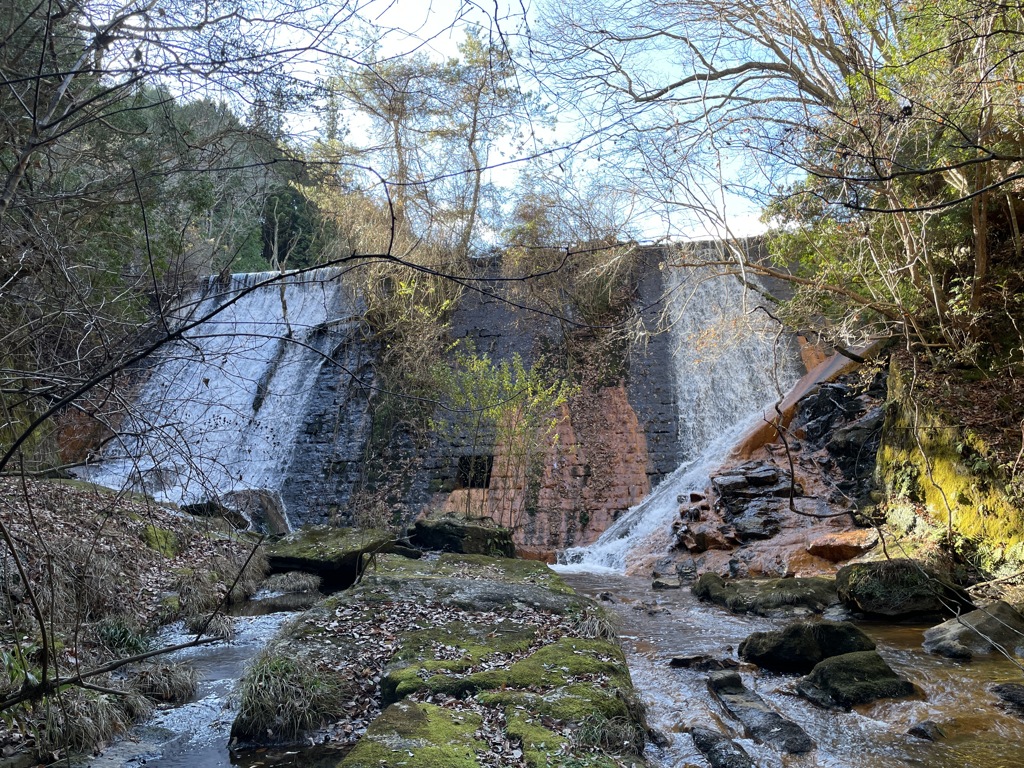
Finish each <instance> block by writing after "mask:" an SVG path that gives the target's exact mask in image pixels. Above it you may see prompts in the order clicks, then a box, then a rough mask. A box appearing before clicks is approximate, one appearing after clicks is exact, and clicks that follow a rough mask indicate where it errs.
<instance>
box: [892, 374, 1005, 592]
mask: <svg viewBox="0 0 1024 768" xmlns="http://www.w3.org/2000/svg"><path fill="white" fill-rule="evenodd" d="M917 365H919V364H918V363H915V362H914V361H912V360H909V359H906V358H904V357H902V356H898V355H893V358H892V361H891V363H890V371H889V394H888V401H887V404H886V411H885V424H884V426H883V429H882V442H881V446H880V447H879V450H878V467H877V471H876V474H877V480H878V485H879V486H880V487H881V489H882V490H883V491H884V492H885V493H886V495H887V496H888V497H889V499H890V503H889V505H888V522H889V524H890V525H891V526H892V527H893V528H895V529H897V531H898V532H899V533H900V534H909V533H912V534H914V535H921V536H926V537H928V536H935V537H938V536H945V535H947V533H948V530H949V529H952V532H953V533H954V535H956V536H960V537H963V538H965V539H967V540H969V541H970V543H971V547H972V549H973V550H974V554H973V555H972V557H973V558H974V559H976V560H977V562H978V563H979V564H980V566H981V567H982V569H983V570H988V571H989V572H991V573H992V574H993V575H997V576H998V575H1009V574H1012V573H1014V572H1016V571H1019V570H1020V569H1021V566H1022V564H1024V516H1022V515H1021V514H1020V508H1019V504H1017V503H1015V502H1014V501H1013V499H1011V498H1010V495H1009V494H1008V493H1007V485H1006V484H1007V479H1008V478H1007V477H1006V476H1005V473H1004V472H1002V471H1000V469H999V467H998V466H997V464H998V462H996V461H994V460H993V459H992V456H991V453H990V450H989V447H988V446H987V445H986V444H985V442H984V440H982V439H981V438H980V437H979V436H978V435H976V434H974V433H972V432H971V431H970V430H966V429H963V427H962V426H961V420H958V419H957V418H955V417H954V416H952V415H950V414H948V413H944V412H943V411H942V410H941V409H940V408H939V407H938V406H937V405H936V403H935V399H934V398H931V397H929V394H928V389H927V388H926V387H928V386H934V384H930V383H928V382H922V381H921V379H922V378H926V377H918V375H917V374H916V373H915V369H916V367H917ZM1017 439H1018V441H1019V432H1018V435H1017Z"/></svg>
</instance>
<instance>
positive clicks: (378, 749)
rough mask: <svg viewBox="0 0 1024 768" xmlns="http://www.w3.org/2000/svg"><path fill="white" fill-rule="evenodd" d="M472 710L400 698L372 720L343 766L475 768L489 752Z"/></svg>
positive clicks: (480, 719) (477, 719)
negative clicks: (478, 736) (453, 708)
mask: <svg viewBox="0 0 1024 768" xmlns="http://www.w3.org/2000/svg"><path fill="white" fill-rule="evenodd" d="M482 723H483V720H482V718H481V717H480V716H479V715H477V714H476V713H474V712H468V711H458V710H450V709H445V708H442V707H437V706H434V705H432V704H414V703H412V702H408V701H400V702H398V703H396V704H392V705H391V706H390V707H388V708H387V709H386V710H384V712H382V713H381V715H380V717H378V718H377V719H376V720H374V721H373V723H372V724H371V725H370V727H369V729H368V730H367V732H366V735H365V736H363V738H362V739H360V741H359V743H358V744H356V746H355V747H354V748H353V749H352V751H351V752H349V754H348V755H347V756H346V757H345V759H344V760H342V761H341V764H340V766H339V768H381V766H388V768H477V766H479V765H480V762H479V761H478V760H477V755H480V754H483V753H486V752H487V751H489V746H488V745H487V743H486V742H484V741H481V740H479V739H477V738H476V737H475V736H474V734H475V733H476V732H477V730H478V729H479V728H480V726H481V724H482Z"/></svg>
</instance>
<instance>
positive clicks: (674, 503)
mask: <svg viewBox="0 0 1024 768" xmlns="http://www.w3.org/2000/svg"><path fill="white" fill-rule="evenodd" d="M698 248H700V249H701V250H702V252H699V253H697V254H696V255H695V256H694V258H693V261H695V262H699V261H719V260H721V256H720V254H718V253H708V251H709V250H710V249H717V248H718V246H717V245H716V244H713V243H712V244H703V245H701V246H698ZM748 282H752V278H748ZM666 283H667V289H668V294H669V297H668V301H667V306H666V317H665V320H666V322H667V323H668V324H669V328H670V330H669V333H671V334H672V340H673V366H674V373H675V382H676V401H677V404H678V412H679V435H678V439H679V442H680V445H681V448H682V451H681V453H682V456H683V461H682V463H681V464H680V466H679V467H678V468H677V469H676V470H675V471H674V472H673V473H671V474H670V475H669V476H668V477H666V478H665V479H664V480H663V481H662V482H661V484H659V485H658V487H657V488H655V489H654V491H653V492H652V493H651V494H650V495H648V496H647V497H646V498H645V499H644V500H643V501H642V502H640V503H639V504H637V505H636V506H634V507H632V508H631V509H629V510H628V511H626V512H625V513H624V514H623V515H622V516H621V517H619V518H618V519H617V520H616V521H615V522H614V523H613V524H612V525H611V526H610V527H609V528H608V529H607V530H606V531H605V532H604V533H603V534H602V535H601V536H600V538H598V540H597V541H595V542H594V543H593V544H590V545H589V546H586V547H574V548H571V549H567V550H565V551H564V552H562V553H561V554H560V556H559V561H560V562H561V563H562V564H563V565H566V566H569V567H572V568H573V569H578V570H612V571H615V572H623V571H628V570H631V569H632V568H633V567H634V566H640V565H641V564H643V563H644V562H645V560H648V559H650V558H651V557H653V556H656V555H657V554H659V553H661V554H664V553H665V552H667V551H668V549H669V547H670V546H671V542H672V530H671V529H672V523H673V521H674V520H675V519H676V516H677V514H678V510H679V505H680V503H681V502H680V499H682V500H683V501H684V502H685V501H687V500H688V498H689V494H690V493H691V492H701V493H702V492H703V491H704V490H705V487H706V486H707V483H708V474H709V472H711V471H713V470H714V469H715V467H716V466H718V465H719V464H720V463H721V462H722V460H723V459H724V458H725V457H726V456H727V455H728V453H729V451H730V449H731V448H732V447H733V446H734V445H735V443H736V441H737V440H738V439H739V437H740V436H741V435H743V434H744V433H745V432H746V431H747V430H748V429H750V428H751V427H752V426H753V425H754V424H756V423H757V422H758V421H759V420H760V419H761V418H762V415H763V413H764V410H765V408H766V407H769V406H770V405H771V404H772V403H773V402H775V401H776V400H777V399H779V398H780V397H782V395H783V394H784V393H785V392H786V390H788V389H789V387H790V386H791V385H792V384H793V382H794V381H796V379H797V375H798V371H797V366H796V355H795V352H794V349H793V346H792V342H791V340H790V338H789V337H788V336H787V335H785V334H783V335H780V334H779V325H778V323H776V322H775V321H774V320H773V319H772V318H771V317H770V316H769V315H768V314H767V313H766V312H764V311H763V309H759V307H762V306H763V305H762V302H761V301H760V297H759V296H758V294H757V293H755V292H754V291H751V290H744V288H743V285H742V283H741V282H740V281H739V280H738V279H737V278H736V277H735V276H731V275H721V274H716V271H715V270H713V269H711V268H706V267H669V268H668V275H667V277H666Z"/></svg>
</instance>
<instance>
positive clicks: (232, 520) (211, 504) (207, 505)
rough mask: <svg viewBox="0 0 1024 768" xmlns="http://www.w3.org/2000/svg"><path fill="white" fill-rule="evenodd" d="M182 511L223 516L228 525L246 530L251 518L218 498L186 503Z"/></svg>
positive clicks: (189, 513)
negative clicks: (225, 504) (227, 505)
mask: <svg viewBox="0 0 1024 768" xmlns="http://www.w3.org/2000/svg"><path fill="white" fill-rule="evenodd" d="M181 511H182V512H184V513H185V514H187V515H193V516H195V517H221V518H224V520H226V521H227V523H228V525H230V526H231V527H232V528H234V529H235V530H237V531H244V530H246V529H247V528H248V527H249V518H247V517H246V516H245V515H243V514H242V513H241V512H238V511H237V510H234V509H228V508H227V507H225V506H224V505H223V504H221V503H220V502H219V501H218V500H217V499H207V500H206V501H200V502H197V503H195V504H186V505H184V506H183V507H182V508H181Z"/></svg>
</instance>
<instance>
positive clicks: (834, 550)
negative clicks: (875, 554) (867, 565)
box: [807, 528, 879, 563]
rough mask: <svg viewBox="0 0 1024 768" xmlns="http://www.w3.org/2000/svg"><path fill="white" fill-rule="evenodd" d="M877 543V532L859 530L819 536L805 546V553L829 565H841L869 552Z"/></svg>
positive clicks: (872, 529) (869, 529) (867, 529)
mask: <svg viewBox="0 0 1024 768" xmlns="http://www.w3.org/2000/svg"><path fill="white" fill-rule="evenodd" d="M878 541H879V539H878V531H876V530H875V529H874V528H859V529H857V530H853V531H842V532H840V533H829V534H826V535H824V536H819V537H818V538H816V539H815V540H814V541H812V542H811V543H810V544H808V545H807V551H808V552H809V553H810V554H812V555H814V556H815V557H820V558H822V559H823V560H828V561H829V562H830V563H841V562H843V561H844V560H852V559H853V558H855V557H859V556H860V555H863V554H865V553H866V552H870V551H871V550H872V549H874V548H875V547H876V546H878Z"/></svg>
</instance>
